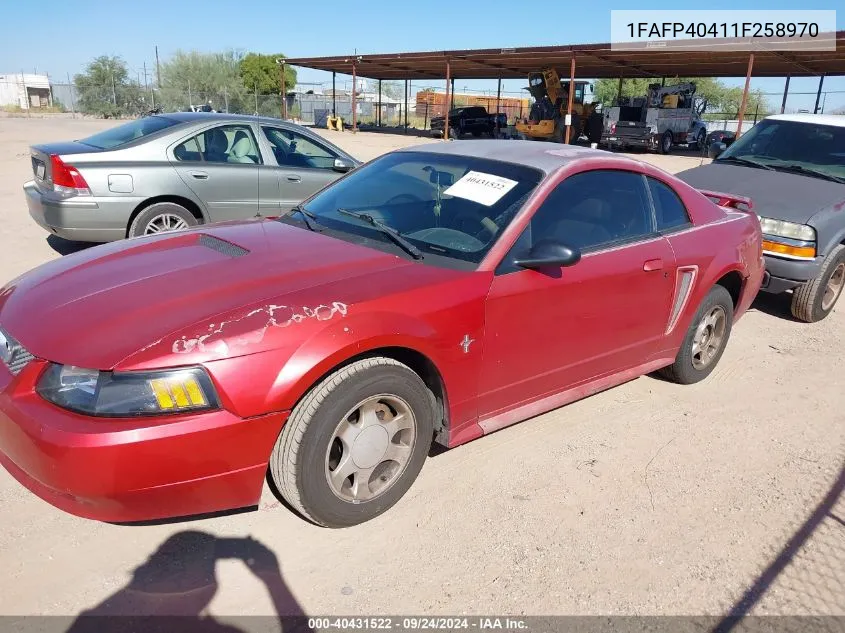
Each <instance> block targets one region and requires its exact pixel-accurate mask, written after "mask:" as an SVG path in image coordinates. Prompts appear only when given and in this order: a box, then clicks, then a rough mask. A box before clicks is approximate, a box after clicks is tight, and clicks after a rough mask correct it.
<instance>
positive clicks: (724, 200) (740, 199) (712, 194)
mask: <svg viewBox="0 0 845 633" xmlns="http://www.w3.org/2000/svg"><path fill="white" fill-rule="evenodd" d="M698 192H699V193H701V194H702V195H704V197H706V198H710V199H711V200H712V201H713V202H714V203H715V204H716V206H719V207H727V208H729V209H736V210H737V211H747V212H748V213H754V202H753V201H752V200H751V198H748V197H747V196H738V195H735V194H733V193H722V192H721V191H708V190H706V189H699V190H698ZM739 205H743V207H744V208H742V207H740V206H739Z"/></svg>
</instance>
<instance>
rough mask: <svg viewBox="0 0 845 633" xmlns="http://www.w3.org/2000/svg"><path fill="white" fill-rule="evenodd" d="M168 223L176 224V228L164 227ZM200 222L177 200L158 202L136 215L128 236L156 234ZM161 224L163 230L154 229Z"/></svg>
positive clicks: (184, 227)
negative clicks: (177, 202)
mask: <svg viewBox="0 0 845 633" xmlns="http://www.w3.org/2000/svg"><path fill="white" fill-rule="evenodd" d="M167 223H170V224H171V225H175V226H176V228H173V229H169V230H168V229H166V228H164V227H165V226H166V224H167ZM197 224H199V221H198V220H197V219H196V218H195V217H194V214H193V213H191V212H190V211H188V210H187V209H186V208H185V207H183V206H182V205H181V204H176V203H175V202H156V203H155V204H151V205H150V206H148V207H147V208H146V209H144V210H143V211H141V212H140V213H139V214H138V215H136V216H135V219H134V220H133V221H132V224H130V225H129V230H128V232H127V237H141V236H142V235H155V234H156V233H166V232H169V231H171V230H176V231H178V230H182V229H186V228H189V227H192V226H196V225H197ZM157 225H158V226H161V227H162V228H161V230H158V231H155V230H152V229H153V227H155V226H157Z"/></svg>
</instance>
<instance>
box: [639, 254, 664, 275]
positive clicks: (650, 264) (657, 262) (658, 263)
mask: <svg viewBox="0 0 845 633" xmlns="http://www.w3.org/2000/svg"><path fill="white" fill-rule="evenodd" d="M643 270H644V271H646V272H647V273H650V272H653V271H655V270H663V260H662V259H660V258H658V259H649V260H648V261H647V262H646V263H644V264H643Z"/></svg>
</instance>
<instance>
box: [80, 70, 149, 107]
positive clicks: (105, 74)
mask: <svg viewBox="0 0 845 633" xmlns="http://www.w3.org/2000/svg"><path fill="white" fill-rule="evenodd" d="M73 83H74V86H75V87H76V92H77V94H78V95H79V96H78V98H77V107H78V108H79V110H80V111H81V112H84V113H86V114H96V115H99V116H103V117H106V118H108V117H114V116H122V115H130V114H138V113H139V112H141V111H142V110H143V109H144V93H143V90H142V89H141V87H140V86H139V85H138V84H137V83H134V82H132V81H130V80H129V71H128V69H127V67H126V62H124V61H123V59H121V58H120V57H117V56H111V57H110V56H108V55H100V56H99V57H97V58H95V59H93V60H92V61H91V62H90V63H89V64H88V66H87V67H86V68H85V72H84V73H80V74H78V75H75V76H74V78H73Z"/></svg>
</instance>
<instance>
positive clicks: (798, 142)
mask: <svg viewBox="0 0 845 633" xmlns="http://www.w3.org/2000/svg"><path fill="white" fill-rule="evenodd" d="M731 159H734V160H736V159H741V160H744V161H746V162H748V163H756V164H757V165H759V166H761V167H764V168H766V167H768V168H772V169H775V170H778V171H788V172H792V173H801V174H804V175H807V176H814V177H818V178H824V179H828V180H834V179H842V178H845V127H839V126H834V125H821V124H817V123H805V122H797V121H783V120H778V119H765V120H764V121H761V122H760V123H758V124H757V125H755V126H754V127H753V128H751V130H750V131H748V132H746V133H745V134H743V135H742V136H740V137H739V139H738V140H737V141H736V142H735V143H734V144H733V145H731V146H730V147H729V148H728V149H726V150H725V151H724V152H723V153H722V155H721V156H719V158H718V159H717V161H716V162H720V161H723V160H724V161H727V162H730V160H731ZM736 162H739V161H738V160H737V161H736Z"/></svg>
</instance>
